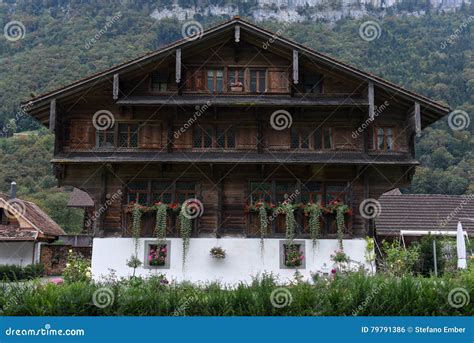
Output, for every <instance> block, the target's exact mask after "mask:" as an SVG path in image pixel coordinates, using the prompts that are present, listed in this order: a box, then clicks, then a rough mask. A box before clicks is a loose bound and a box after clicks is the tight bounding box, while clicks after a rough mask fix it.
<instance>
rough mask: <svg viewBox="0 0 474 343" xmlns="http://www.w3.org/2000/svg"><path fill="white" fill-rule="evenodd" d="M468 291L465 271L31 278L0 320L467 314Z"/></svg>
mask: <svg viewBox="0 0 474 343" xmlns="http://www.w3.org/2000/svg"><path fill="white" fill-rule="evenodd" d="M456 290H461V292H462V293H463V294H464V299H466V300H465V301H464V300H463V303H462V306H456V305H459V299H457V300H456V299H454V298H453V294H452V293H453V291H456ZM100 292H102V293H105V294H107V295H108V299H107V300H108V303H106V306H96V305H97V304H96V300H97V299H100V297H99V296H98V294H100ZM273 292H282V294H284V295H283V297H282V298H280V299H279V300H282V299H283V300H284V302H285V303H284V306H275V301H276V300H277V299H276V298H275V296H273V297H272V295H274V294H273ZM473 294H474V268H472V266H471V269H470V270H468V271H463V272H458V273H457V274H456V275H454V276H453V275H451V276H450V277H449V278H447V277H437V278H436V277H428V278H426V277H422V276H415V275H404V276H401V277H398V276H390V275H386V274H378V275H375V276H371V275H367V274H364V273H363V272H356V273H347V274H336V275H335V276H333V277H330V278H328V279H327V278H318V279H316V280H315V281H314V283H309V282H304V281H301V280H297V281H296V282H292V283H289V284H285V285H283V284H281V283H279V282H278V280H277V279H276V278H275V277H274V276H272V275H263V276H260V277H258V278H255V279H254V280H253V282H251V283H249V284H245V283H240V284H238V285H235V286H232V287H231V286H225V285H221V284H219V283H209V284H205V285H194V284H191V283H188V282H182V283H175V282H171V283H168V281H167V280H166V279H165V278H164V277H163V276H154V277H151V278H148V279H143V278H138V277H135V278H131V279H117V278H110V279H108V280H106V281H103V282H99V283H94V282H84V281H81V282H68V283H64V284H62V285H55V284H51V283H49V284H42V283H40V282H37V281H33V282H29V283H4V284H2V285H1V286H0V315H15V316H58V315H64V316H69V315H71V316H72V315H74V316H85V315H89V316H95V315H112V316H115V315H122V316H129V315H137V316H284V315H289V316H314V315H321V316H351V315H352V316H355V315H357V316H387V315H394V316H402V315H403V316H413V315H417V316H427V315H430V316H431V315H436V316H453V315H464V316H472V315H474V306H473V305H472V301H468V300H469V299H473V298H472V297H473ZM272 300H273V302H272ZM455 300H456V301H457V302H456V301H455ZM461 300H462V299H461ZM453 301H454V305H455V306H453ZM279 304H281V302H280V303H279Z"/></svg>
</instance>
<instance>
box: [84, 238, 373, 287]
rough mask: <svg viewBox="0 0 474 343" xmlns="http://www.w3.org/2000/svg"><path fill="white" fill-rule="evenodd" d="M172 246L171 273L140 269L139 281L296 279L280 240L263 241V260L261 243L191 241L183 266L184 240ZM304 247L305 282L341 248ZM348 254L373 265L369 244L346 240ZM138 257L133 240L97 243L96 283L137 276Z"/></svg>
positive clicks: (330, 242) (326, 243)
mask: <svg viewBox="0 0 474 343" xmlns="http://www.w3.org/2000/svg"><path fill="white" fill-rule="evenodd" d="M145 240H150V238H143V239H140V248H139V252H138V257H139V258H140V260H141V261H142V262H143V258H144V250H143V249H144V241H145ZM167 240H170V241H171V256H170V268H169V269H158V270H150V269H146V268H143V266H142V267H139V268H137V271H136V275H140V276H149V275H152V274H157V273H163V274H165V275H166V276H167V278H168V279H169V280H176V281H183V280H188V281H192V282H207V281H221V282H222V283H225V284H235V283H238V282H240V281H244V282H248V281H251V280H252V276H256V275H258V274H259V273H260V274H261V273H263V272H268V273H273V274H276V275H279V277H280V281H282V282H285V281H288V279H292V278H293V276H294V273H295V271H296V270H295V269H280V262H279V241H280V240H279V239H265V244H264V253H263V256H262V255H261V250H260V239H258V238H220V239H216V238H192V239H191V240H190V246H189V251H188V254H187V256H186V264H185V266H184V269H183V263H182V258H183V256H182V251H183V249H182V240H181V239H180V238H167ZM304 243H305V247H306V256H305V258H306V268H305V269H298V270H299V271H300V272H301V273H302V274H303V276H304V277H305V279H310V277H311V275H310V272H313V273H314V272H316V271H320V270H321V268H322V266H323V264H324V263H326V264H327V265H328V266H329V267H330V268H331V267H332V266H333V262H332V261H331V258H330V255H331V254H334V251H335V250H337V248H338V242H337V240H336V239H321V240H319V241H318V244H317V245H316V248H315V249H313V244H312V241H311V240H304ZM343 244H344V251H345V252H346V254H347V255H349V257H350V258H351V259H352V260H353V261H357V262H360V263H363V264H364V265H365V266H366V268H367V269H370V265H369V264H368V263H367V262H366V261H365V257H364V256H365V247H366V241H365V240H364V239H350V240H344V242H343ZM215 246H220V247H222V248H223V249H224V250H225V251H226V258H224V259H216V258H213V257H211V256H210V255H209V250H210V249H211V248H213V247H215ZM133 253H134V241H133V239H132V238H94V244H93V249H92V274H93V276H94V279H96V280H98V279H99V278H100V277H102V276H105V275H107V274H109V272H110V271H109V269H114V270H115V271H116V273H117V275H118V276H130V275H131V274H132V272H133V270H132V269H131V268H129V267H127V265H126V263H127V260H128V259H129V258H130V256H131V255H132V254H133Z"/></svg>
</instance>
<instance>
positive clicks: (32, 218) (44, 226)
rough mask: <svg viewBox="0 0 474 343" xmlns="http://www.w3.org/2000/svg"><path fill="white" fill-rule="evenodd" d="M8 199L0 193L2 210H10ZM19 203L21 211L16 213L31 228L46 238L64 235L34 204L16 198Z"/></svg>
mask: <svg viewBox="0 0 474 343" xmlns="http://www.w3.org/2000/svg"><path fill="white" fill-rule="evenodd" d="M10 200H11V199H10V197H9V196H8V195H6V194H4V193H0V205H2V206H1V207H2V208H5V207H7V208H10V207H11V205H10V202H9V201H10ZM16 200H18V201H19V202H20V203H21V206H22V207H23V208H24V210H23V208H22V210H21V211H17V213H18V215H19V216H20V217H21V218H22V219H24V220H25V221H26V222H28V223H29V224H30V225H31V227H32V228H34V229H35V230H37V231H38V232H39V233H41V234H43V235H46V236H48V235H49V236H59V235H65V234H66V233H65V232H64V230H63V229H62V228H61V227H60V226H59V225H58V224H57V223H56V222H55V221H54V220H53V219H51V217H50V216H48V215H47V214H46V213H44V212H43V210H42V209H40V208H39V207H38V206H37V205H36V204H35V203H32V202H31V201H27V200H22V199H19V198H16Z"/></svg>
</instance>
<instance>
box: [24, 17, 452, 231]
mask: <svg viewBox="0 0 474 343" xmlns="http://www.w3.org/2000/svg"><path fill="white" fill-rule="evenodd" d="M25 104H28V108H29V113H30V114H31V115H32V116H33V117H34V118H36V119H37V120H39V121H40V122H41V123H42V124H44V125H45V126H47V127H49V128H50V129H51V131H53V132H54V133H55V137H56V138H55V146H54V157H53V160H52V163H53V165H54V170H55V175H56V177H57V179H58V181H59V184H60V185H61V186H62V185H70V186H74V187H77V188H79V189H81V190H83V191H85V192H87V193H88V194H89V195H90V197H91V198H92V199H93V200H94V204H95V209H96V211H98V210H99V209H101V208H102V209H104V208H105V210H103V211H102V212H100V216H99V217H98V218H97V220H96V221H95V224H94V225H95V229H94V231H95V232H94V233H95V236H96V237H129V236H130V226H131V225H130V222H131V219H130V214H129V213H127V212H126V211H125V209H126V207H127V205H128V204H129V203H131V202H139V203H140V204H143V205H151V204H153V203H155V202H158V201H162V202H165V203H183V202H184V201H185V200H186V199H189V198H197V199H199V200H200V201H201V202H202V204H203V207H204V212H203V214H202V216H201V217H199V218H197V219H196V220H195V221H194V232H193V236H194V237H216V236H217V237H225V236H238V237H256V236H257V237H258V236H259V233H258V219H257V217H256V215H254V214H253V213H249V212H248V211H246V206H247V205H251V204H253V203H255V202H257V201H259V200H262V199H263V200H265V201H268V202H272V203H279V202H282V201H284V200H285V199H286V197H288V195H290V194H293V193H296V194H297V196H296V198H295V203H300V202H301V203H307V202H320V203H322V204H328V203H329V202H330V201H332V200H335V199H339V200H340V201H343V202H344V203H346V204H348V205H349V206H350V207H351V208H352V209H353V216H352V217H351V218H348V221H347V225H346V226H347V227H346V233H345V234H346V237H347V238H351V237H364V236H365V235H367V234H368V233H369V234H370V228H371V225H370V223H369V222H368V221H367V220H364V218H363V217H362V216H361V215H360V213H359V204H360V203H361V202H362V201H363V200H364V199H367V198H375V199H377V198H378V197H379V196H380V195H381V194H382V193H384V192H386V191H388V190H390V189H393V188H396V187H403V186H407V185H408V184H409V183H410V181H411V179H412V176H413V173H414V170H415V167H416V165H417V164H418V162H417V160H416V158H415V147H414V144H415V135H416V134H417V133H420V131H421V130H422V129H423V128H425V127H426V126H428V125H430V124H432V123H434V122H435V121H437V120H439V119H440V118H442V117H443V116H444V115H446V114H448V113H449V107H447V106H445V105H443V104H440V103H438V102H435V101H433V100H431V99H428V98H426V97H424V96H421V95H419V94H415V93H413V92H411V91H408V90H406V89H404V88H402V87H400V86H397V85H395V84H393V83H391V82H388V81H386V80H383V79H381V78H379V77H377V76H375V75H372V74H369V73H366V72H364V71H361V70H359V69H357V68H354V67H351V66H349V65H348V64H345V63H343V62H341V61H338V60H336V59H333V58H331V57H328V56H326V55H324V54H321V53H319V52H317V51H314V50H312V49H310V48H308V47H306V46H303V45H300V44H297V43H295V42H293V41H290V40H288V39H285V38H283V37H281V36H279V35H277V34H275V33H272V32H269V31H267V30H265V29H262V28H261V27H258V26H256V25H254V24H251V23H249V22H247V21H244V20H242V19H240V18H238V17H236V18H234V19H232V20H230V21H227V22H225V23H223V24H220V25H217V26H215V27H212V28H210V29H207V30H205V31H204V32H203V33H202V35H200V36H193V37H187V38H186V39H183V40H181V41H178V42H176V43H174V44H171V45H169V46H166V47H164V48H162V49H160V50H157V51H155V52H152V53H149V54H147V55H145V56H142V57H139V58H136V59H134V60H131V61H128V62H125V63H123V64H120V65H117V66H114V67H112V68H110V69H108V70H105V71H103V72H100V73H97V74H95V75H91V76H89V77H86V78H84V79H82V80H79V81H77V82H74V83H72V84H70V85H67V86H65V87H63V88H60V89H57V90H55V91H52V92H49V93H47V94H44V95H41V96H38V97H36V98H33V99H31V100H30V101H28V102H27V103H25ZM108 113H110V114H112V120H111V122H112V121H113V125H107V127H106V129H102V128H97V125H94V124H97V123H96V122H94V119H97V118H98V116H103V115H107V114H108ZM275 113H276V114H275ZM272 114H273V117H272ZM288 114H289V116H288ZM276 115H280V116H281V115H284V116H286V118H287V121H289V122H288V123H284V127H283V128H282V127H275V125H274V124H275V123H274V120H275V116H276ZM288 118H289V119H288ZM102 119H103V118H102ZM280 119H281V118H280ZM290 122H291V123H290ZM102 124H103V123H102ZM107 124H109V123H107ZM290 124H291V125H290ZM117 193H119V194H120V197H119V200H117V201H112V202H110V201H109V202H108V201H107V200H108V199H110V198H111V197H112V196H113V195H114V194H117ZM154 220H155V219H154V216H153V215H150V216H148V217H147V216H146V215H145V217H144V219H143V222H142V236H143V237H152V236H153V230H154V226H155V224H154ZM296 221H297V228H296V230H297V238H307V237H308V228H307V226H308V224H307V219H306V218H305V216H304V215H303V213H302V212H298V211H297V213H296ZM284 224H285V221H284V219H282V220H280V218H277V220H275V221H273V222H272V223H271V225H270V226H271V227H270V228H269V233H268V237H283V236H284V234H285V225H284ZM176 231H177V229H176V220H175V219H173V217H172V216H170V219H169V225H168V233H167V235H168V236H169V237H177V236H178V234H177V232H176ZM334 237H336V224H335V219H334V216H331V215H325V218H324V221H323V228H322V238H334Z"/></svg>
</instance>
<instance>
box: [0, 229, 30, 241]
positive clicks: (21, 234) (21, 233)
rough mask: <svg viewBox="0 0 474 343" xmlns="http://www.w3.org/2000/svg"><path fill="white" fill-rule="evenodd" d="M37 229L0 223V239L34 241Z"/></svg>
mask: <svg viewBox="0 0 474 343" xmlns="http://www.w3.org/2000/svg"><path fill="white" fill-rule="evenodd" d="M37 237H38V231H36V230H33V229H21V228H19V227H18V226H14V225H0V241H34V240H36V238H37Z"/></svg>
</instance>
